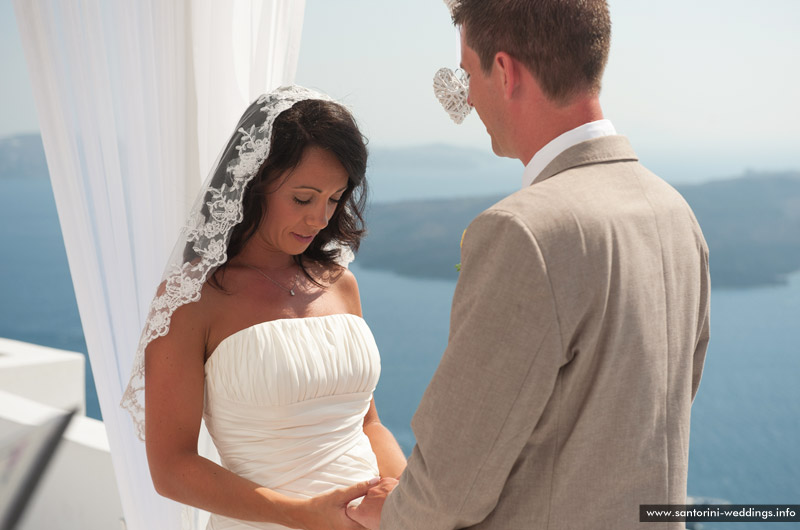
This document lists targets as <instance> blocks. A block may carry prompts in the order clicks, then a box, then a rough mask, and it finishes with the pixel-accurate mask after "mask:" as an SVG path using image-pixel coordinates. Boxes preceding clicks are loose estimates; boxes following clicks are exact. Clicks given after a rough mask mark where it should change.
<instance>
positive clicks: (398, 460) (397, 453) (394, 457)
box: [335, 269, 406, 478]
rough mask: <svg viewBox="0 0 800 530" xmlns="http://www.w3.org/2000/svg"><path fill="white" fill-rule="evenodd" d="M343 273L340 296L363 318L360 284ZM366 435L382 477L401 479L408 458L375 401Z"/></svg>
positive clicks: (350, 308)
mask: <svg viewBox="0 0 800 530" xmlns="http://www.w3.org/2000/svg"><path fill="white" fill-rule="evenodd" d="M342 272H343V273H342V275H341V277H340V278H339V279H338V280H337V281H336V284H335V286H336V288H337V289H338V293H339V296H341V297H342V299H343V300H344V302H345V304H346V306H347V310H348V311H349V312H350V313H352V314H354V315H358V316H363V315H362V312H361V296H360V295H359V293H358V282H357V281H356V278H355V276H353V273H352V272H351V271H350V270H348V269H344V270H343V271H342ZM364 434H366V435H367V438H369V443H370V445H371V446H372V451H373V452H374V453H375V456H376V457H377V459H378V470H379V471H380V474H381V477H392V478H397V477H399V476H400V474H401V473H402V472H403V470H404V469H405V468H406V457H405V455H404V454H403V450H402V449H400V445H399V444H398V443H397V440H395V438H394V436H393V435H392V433H391V432H390V431H389V429H387V428H386V427H385V426H384V425H383V424H382V423H381V420H380V418H379V417H378V410H377V409H376V408H375V399H373V400H372V401H371V402H370V404H369V410H367V414H366V415H365V416H364Z"/></svg>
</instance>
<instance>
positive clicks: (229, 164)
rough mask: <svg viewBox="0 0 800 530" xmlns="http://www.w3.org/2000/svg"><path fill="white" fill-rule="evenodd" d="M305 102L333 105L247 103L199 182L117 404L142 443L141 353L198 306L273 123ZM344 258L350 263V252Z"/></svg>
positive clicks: (298, 91) (287, 90) (288, 98)
mask: <svg viewBox="0 0 800 530" xmlns="http://www.w3.org/2000/svg"><path fill="white" fill-rule="evenodd" d="M307 99H321V100H325V101H332V99H331V98H329V97H327V96H325V95H323V94H320V93H317V92H314V91H313V90H309V89H307V88H303V87H300V86H296V85H295V86H288V87H281V88H278V89H276V90H274V91H273V92H270V93H269V94H264V95H262V96H261V97H259V98H258V99H257V100H256V101H254V102H253V103H252V104H250V106H249V107H248V108H247V110H246V111H245V112H244V114H243V115H242V117H241V119H240V120H239V123H238V124H237V126H236V130H235V131H234V133H233V135H232V136H231V137H230V139H229V140H228V143H227V145H226V146H225V148H224V149H223V151H222V153H221V154H220V156H219V158H218V159H217V162H216V164H214V167H213V169H212V170H211V173H210V175H209V176H208V178H207V179H206V181H205V182H204V183H203V186H202V188H201V190H200V193H199V194H198V197H197V199H196V200H195V203H194V205H193V206H192V209H191V210H190V213H189V216H188V219H187V222H186V224H185V225H184V227H183V229H182V230H181V232H180V235H179V236H178V241H177V243H176V244H175V247H174V250H173V251H172V255H171V256H170V258H169V261H168V262H167V266H166V268H165V270H164V274H163V276H162V282H161V285H160V286H159V289H158V292H157V293H156V296H155V298H154V299H153V301H152V302H151V304H150V311H149V314H148V316H147V321H146V323H145V326H144V330H143V331H142V335H141V338H140V340H139V346H138V348H137V350H136V357H135V358H134V363H133V371H132V373H131V377H130V381H129V382H128V387H127V388H126V390H125V393H124V394H123V396H122V401H121V403H120V405H121V406H122V407H123V408H125V409H126V410H128V412H129V413H130V414H131V417H132V418H133V422H134V424H135V426H136V431H137V435H138V436H139V438H140V439H141V440H142V441H144V432H145V431H144V383H145V381H144V350H145V348H147V345H148V344H150V342H151V341H152V340H154V339H156V338H158V337H162V336H164V335H166V334H167V333H169V324H170V319H171V318H172V314H173V313H174V312H175V310H176V309H177V308H179V307H180V306H182V305H184V304H188V303H191V302H196V301H198V300H199V299H200V291H201V289H202V287H203V284H204V283H205V281H206V279H207V278H208V277H209V275H210V274H212V273H213V272H214V270H216V269H217V268H218V267H219V266H220V265H222V264H223V263H225V261H226V260H227V250H228V242H229V241H230V236H231V233H232V231H233V228H234V227H235V226H236V225H237V224H239V223H240V222H241V221H242V217H243V212H242V199H243V196H244V192H245V189H246V188H247V185H248V183H249V182H250V181H251V180H252V179H253V177H254V176H255V175H256V173H257V172H258V170H259V168H260V167H261V165H262V164H263V163H264V161H265V160H266V159H267V156H269V150H270V145H271V140H272V129H273V127H272V126H273V123H274V121H275V118H276V117H277V116H278V115H279V114H280V113H282V112H283V111H285V110H287V109H289V108H291V107H292V106H293V105H294V104H295V103H297V102H299V101H303V100H307ZM343 250H345V251H346V250H347V249H343ZM348 257H349V258H350V259H352V253H351V254H350V256H348ZM348 257H345V261H346V260H347V258H348Z"/></svg>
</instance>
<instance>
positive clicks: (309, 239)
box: [292, 232, 316, 244]
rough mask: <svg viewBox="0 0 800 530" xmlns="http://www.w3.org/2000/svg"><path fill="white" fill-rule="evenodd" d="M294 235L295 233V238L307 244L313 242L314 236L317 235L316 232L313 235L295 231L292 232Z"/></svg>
mask: <svg viewBox="0 0 800 530" xmlns="http://www.w3.org/2000/svg"><path fill="white" fill-rule="evenodd" d="M292 235H293V236H294V237H295V239H297V240H298V241H299V242H301V243H305V244H308V243H311V242H312V241H313V240H314V236H315V235H316V234H314V235H313V236H301V235H300V234H295V233H294V232H292Z"/></svg>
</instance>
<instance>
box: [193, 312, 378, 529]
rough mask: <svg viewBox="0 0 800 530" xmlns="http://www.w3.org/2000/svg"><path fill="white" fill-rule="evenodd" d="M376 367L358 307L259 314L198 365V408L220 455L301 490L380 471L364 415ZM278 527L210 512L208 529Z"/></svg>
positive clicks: (301, 494)
mask: <svg viewBox="0 0 800 530" xmlns="http://www.w3.org/2000/svg"><path fill="white" fill-rule="evenodd" d="M379 376H380V357H379V355H378V348H377V346H376V344H375V339H374V338H373V336H372V333H371V332H370V329H369V327H368V326H367V323H366V322H365V321H364V320H363V319H362V318H361V317H358V316H356V315H349V314H338V315H328V316H321V317H307V318H290V319H282V320H272V321H268V322H262V323H260V324H256V325H254V326H251V327H248V328H245V329H243V330H241V331H239V332H237V333H234V334H233V335H231V336H229V337H227V338H225V339H224V340H223V341H222V342H221V343H220V345H219V346H218V347H217V349H216V350H215V351H214V353H213V354H212V355H211V356H210V357H209V359H208V361H206V365H205V406H204V412H203V417H204V419H205V421H206V426H207V428H208V431H209V433H210V434H211V437H212V439H213V440H214V444H215V445H216V447H217V451H218V452H219V455H220V459H221V462H222V465H223V466H224V467H225V468H226V469H229V470H231V471H232V472H234V473H236V474H237V475H240V476H242V477H245V478H247V479H249V480H252V481H253V482H256V483H258V484H260V485H262V486H264V487H267V488H270V489H272V490H275V491H277V492H279V493H282V494H285V495H287V496H290V497H295V498H308V497H313V496H316V495H318V494H320V493H324V492H327V491H330V490H332V489H337V488H340V487H344V486H349V485H351V484H353V483H355V482H360V481H364V480H369V479H370V478H372V477H376V476H378V463H377V460H376V458H375V454H374V453H373V451H372V448H371V446H370V443H369V439H368V438H367V436H366V435H365V434H364V431H363V428H362V424H363V420H364V415H365V414H366V413H367V410H368V408H369V405H370V400H371V399H372V393H373V391H374V390H375V386H376V385H377V383H378V378H379ZM251 528H258V529H262V530H267V529H268V530H279V529H285V528H286V527H285V526H282V525H278V524H273V523H258V522H250V521H240V520H237V519H231V518H228V517H223V516H220V515H216V514H212V515H211V518H210V519H209V523H208V526H207V527H206V529H207V530H222V529H225V530H229V529H237V530H240V529H241V530H244V529H251Z"/></svg>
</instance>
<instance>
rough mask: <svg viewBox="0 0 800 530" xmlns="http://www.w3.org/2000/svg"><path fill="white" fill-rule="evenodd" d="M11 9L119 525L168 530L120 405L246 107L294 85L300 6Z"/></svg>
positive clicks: (115, 1)
mask: <svg viewBox="0 0 800 530" xmlns="http://www.w3.org/2000/svg"><path fill="white" fill-rule="evenodd" d="M14 8H15V12H16V16H17V24H18V26H19V31H20V36H21V38H22V45H23V49H24V52H25V57H26V61H27V64H28V70H29V74H30V78H31V84H32V86H33V91H34V99H35V101H36V108H37V113H38V118H39V125H40V129H41V133H42V140H43V143H44V147H45V154H46V156H47V164H48V168H49V171H50V178H51V181H52V185H53V192H54V195H55V199H56V206H57V208H58V214H59V220H60V222H61V230H62V233H63V236H64V243H65V246H66V250H67V257H68V260H69V265H70V271H71V273H72V281H73V284H74V288H75V295H76V298H77V302H78V309H79V311H80V315H81V322H82V324H83V330H84V335H85V337H86V344H87V348H88V351H89V359H90V362H91V365H92V371H93V374H94V379H95V383H96V386H97V392H98V397H99V401H100V408H101V411H102V414H103V420H104V422H105V426H106V430H107V432H108V438H109V443H110V445H111V451H112V458H113V462H114V468H115V470H116V474H117V482H118V485H119V490H120V495H121V497H122V505H123V509H124V512H125V520H126V525H127V528H128V529H129V530H160V529H165V530H166V529H169V530H174V529H176V528H179V527H180V526H181V508H180V506H179V505H177V504H176V503H172V502H170V501H167V500H165V499H163V498H161V497H159V496H158V495H157V494H156V493H155V491H154V490H153V486H152V482H151V480H150V476H149V472H148V469H147V462H146V458H145V453H144V445H143V444H142V443H141V442H139V441H138V439H137V438H136V435H135V433H134V429H133V425H132V422H131V420H130V418H129V417H128V414H127V412H125V411H124V410H122V409H121V408H120V407H119V405H118V403H119V401H120V398H121V396H122V392H123V391H124V389H125V386H126V385H127V382H128V376H129V374H130V369H131V366H132V363H133V356H134V353H135V351H136V345H137V342H138V339H139V333H140V331H141V329H142V326H143V323H144V318H145V316H146V314H147V309H148V304H149V303H150V300H151V298H152V296H153V294H154V292H155V287H156V285H157V284H158V281H159V279H160V277H161V273H162V268H163V266H164V263H165V262H166V259H167V257H168V255H169V253H170V251H171V249H172V245H173V243H174V239H175V236H176V235H177V232H178V230H179V228H180V226H181V224H182V223H183V220H184V216H185V213H186V209H187V208H188V207H189V206H190V205H191V203H192V200H193V198H194V195H195V193H196V191H197V189H198V188H199V185H200V183H201V182H202V180H203V178H204V177H205V174H206V173H207V171H208V170H209V168H210V165H211V164H212V163H213V160H214V158H215V157H216V156H217V151H218V150H219V149H221V148H222V146H223V144H224V141H225V139H227V137H228V135H229V134H230V133H231V131H232V128H233V127H234V126H235V123H236V119H237V118H238V116H239V114H240V113H241V112H242V111H243V109H244V108H245V107H246V105H247V104H248V103H249V102H250V101H252V100H253V99H255V97H256V96H258V95H259V94H261V93H263V92H266V91H268V90H271V89H272V88H274V87H276V86H280V85H282V84H287V83H290V82H292V80H293V78H294V73H295V69H296V63H297V56H298V51H299V45H300V34H301V29H302V20H303V12H304V8H305V2H304V1H303V0H236V1H224V2H220V1H214V0H196V1H190V0H137V1H136V2H131V1H129V0H14ZM184 515H185V514H184ZM200 520H201V519H198V518H197V517H194V518H193V519H192V523H193V524H194V525H195V526H196V525H197V524H199V523H198V521H200ZM184 527H186V519H185V517H184Z"/></svg>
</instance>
